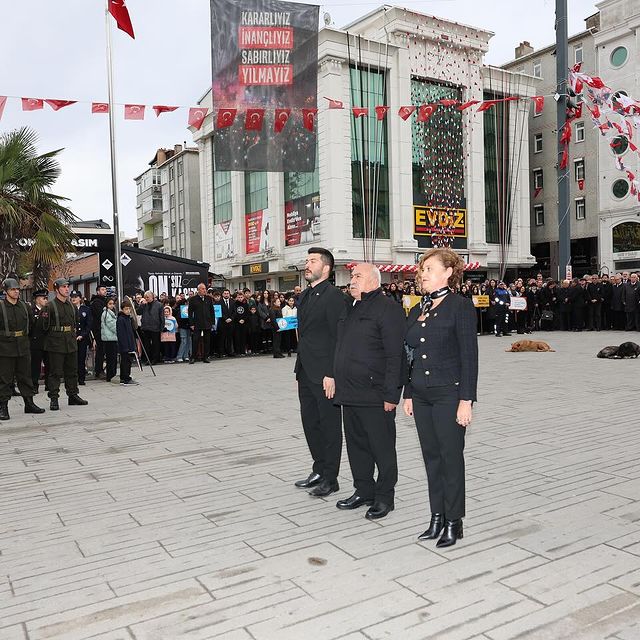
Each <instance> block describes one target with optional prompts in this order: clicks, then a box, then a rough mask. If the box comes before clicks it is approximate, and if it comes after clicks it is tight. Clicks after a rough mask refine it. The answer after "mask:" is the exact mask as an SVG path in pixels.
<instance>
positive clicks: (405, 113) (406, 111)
mask: <svg viewBox="0 0 640 640" xmlns="http://www.w3.org/2000/svg"><path fill="white" fill-rule="evenodd" d="M415 110H416V108H415V107H414V106H413V105H411V106H409V107H400V108H399V109H398V115H399V116H400V117H401V118H402V119H403V120H407V119H408V118H409V117H410V116H411V114H412V113H413V112H414V111H415Z"/></svg>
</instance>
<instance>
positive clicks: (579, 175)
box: [573, 158, 584, 181]
mask: <svg viewBox="0 0 640 640" xmlns="http://www.w3.org/2000/svg"><path fill="white" fill-rule="evenodd" d="M573 168H574V171H575V176H576V181H578V180H584V158H576V159H575V160H574V161H573Z"/></svg>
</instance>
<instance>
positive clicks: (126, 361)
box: [120, 353, 131, 382]
mask: <svg viewBox="0 0 640 640" xmlns="http://www.w3.org/2000/svg"><path fill="white" fill-rule="evenodd" d="M129 380H131V354H130V353H120V382H129Z"/></svg>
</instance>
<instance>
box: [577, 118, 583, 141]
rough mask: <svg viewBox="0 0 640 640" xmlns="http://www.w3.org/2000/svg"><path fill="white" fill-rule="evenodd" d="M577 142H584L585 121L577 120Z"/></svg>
mask: <svg viewBox="0 0 640 640" xmlns="http://www.w3.org/2000/svg"><path fill="white" fill-rule="evenodd" d="M576 142H584V122H576Z"/></svg>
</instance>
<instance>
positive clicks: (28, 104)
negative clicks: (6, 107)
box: [22, 98, 44, 111]
mask: <svg viewBox="0 0 640 640" xmlns="http://www.w3.org/2000/svg"><path fill="white" fill-rule="evenodd" d="M43 107H44V101H43V100H41V99H40V98H22V110H23V111H37V110H38V109H42V108H43Z"/></svg>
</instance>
